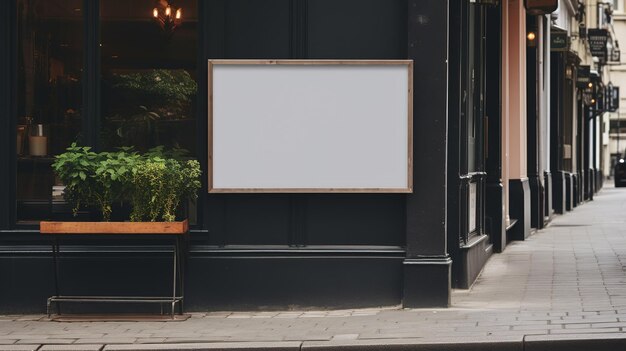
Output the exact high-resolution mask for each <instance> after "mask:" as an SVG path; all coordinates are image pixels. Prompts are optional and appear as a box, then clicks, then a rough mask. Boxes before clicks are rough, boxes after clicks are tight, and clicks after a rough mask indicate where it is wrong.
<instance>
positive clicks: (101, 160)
mask: <svg viewBox="0 0 626 351" xmlns="http://www.w3.org/2000/svg"><path fill="white" fill-rule="evenodd" d="M52 167H53V169H54V172H55V173H56V175H57V176H58V177H59V179H60V180H61V181H62V182H63V183H64V184H65V191H64V197H65V199H66V201H68V202H69V203H70V204H71V206H72V209H73V212H74V215H76V214H77V213H78V211H79V210H80V209H81V208H91V209H95V210H97V211H99V212H100V214H101V215H102V221H98V222H41V224H40V229H41V232H42V233H66V234H71V233H81V234H84V233H111V234H114V233H128V234H131V233H146V234H158V233H169V234H175V233H178V232H181V233H182V232H186V231H187V230H188V224H187V220H186V219H185V220H182V221H176V215H175V214H176V211H177V209H178V208H179V206H180V204H181V203H184V202H186V201H189V200H195V199H196V197H197V191H198V189H199V188H200V185H201V184H200V175H201V171H200V164H199V163H198V161H196V160H185V159H183V158H181V153H180V152H178V151H170V152H164V151H163V148H162V147H157V148H154V149H151V150H150V151H149V152H147V153H145V154H139V153H138V152H136V151H134V150H133V149H132V148H128V147H126V148H120V149H119V150H118V151H116V152H100V153H95V152H93V151H92V150H91V148H89V147H81V146H77V145H76V144H72V145H71V146H70V147H69V148H68V149H67V152H65V153H63V154H61V155H58V156H56V159H55V162H54V163H53V165H52ZM116 202H127V203H129V204H130V206H131V208H132V211H131V214H130V218H128V219H129V220H130V221H124V222H110V219H111V214H112V211H113V206H112V205H113V203H116Z"/></svg>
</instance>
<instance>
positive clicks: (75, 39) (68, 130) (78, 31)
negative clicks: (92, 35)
mask: <svg viewBox="0 0 626 351" xmlns="http://www.w3.org/2000/svg"><path fill="white" fill-rule="evenodd" d="M82 18H83V16H82V1H80V0H69V1H68V0H18V1H17V28H18V38H17V43H18V54H17V60H18V71H17V76H18V80H17V130H16V137H15V140H16V150H17V178H16V179H17V187H16V200H17V219H18V221H20V222H22V223H24V222H31V221H33V222H35V221H37V220H41V219H48V218H59V217H64V216H67V215H68V214H69V211H68V209H67V208H66V206H65V205H64V201H63V198H62V196H61V191H62V184H60V183H59V182H58V181H57V180H55V178H54V175H53V173H52V170H51V167H50V165H51V163H52V161H53V157H54V155H56V154H58V153H61V152H63V151H64V150H65V148H66V147H67V146H69V144H70V143H71V142H72V141H74V140H76V138H77V137H78V135H79V132H80V128H81V114H80V109H81V104H82V102H81V71H82V64H83V63H82V57H83V47H82V40H83V37H82V29H83V22H82Z"/></svg>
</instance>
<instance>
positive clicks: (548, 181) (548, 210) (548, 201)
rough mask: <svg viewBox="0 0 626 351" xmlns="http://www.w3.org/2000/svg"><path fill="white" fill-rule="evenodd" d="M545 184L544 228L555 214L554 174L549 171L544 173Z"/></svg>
mask: <svg viewBox="0 0 626 351" xmlns="http://www.w3.org/2000/svg"><path fill="white" fill-rule="evenodd" d="M543 184H544V192H543V195H544V207H543V210H544V211H543V212H544V214H543V217H544V227H545V226H546V225H547V224H548V222H549V221H550V219H551V218H552V215H553V214H554V209H553V208H552V173H550V172H548V171H544V172H543Z"/></svg>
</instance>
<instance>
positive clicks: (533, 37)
mask: <svg viewBox="0 0 626 351" xmlns="http://www.w3.org/2000/svg"><path fill="white" fill-rule="evenodd" d="M526 37H527V38H528V40H530V41H533V40H535V38H536V37H537V35H536V34H535V32H528V35H527V36H526Z"/></svg>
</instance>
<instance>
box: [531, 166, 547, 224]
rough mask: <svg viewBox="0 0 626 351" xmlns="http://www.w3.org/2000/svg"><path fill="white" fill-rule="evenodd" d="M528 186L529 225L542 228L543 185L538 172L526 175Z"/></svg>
mask: <svg viewBox="0 0 626 351" xmlns="http://www.w3.org/2000/svg"><path fill="white" fill-rule="evenodd" d="M528 185H529V188H530V226H531V228H537V229H541V228H543V217H544V216H543V212H544V210H543V205H544V201H543V200H544V195H543V193H544V187H543V184H542V183H541V179H540V178H539V175H538V174H533V175H529V176H528Z"/></svg>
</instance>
